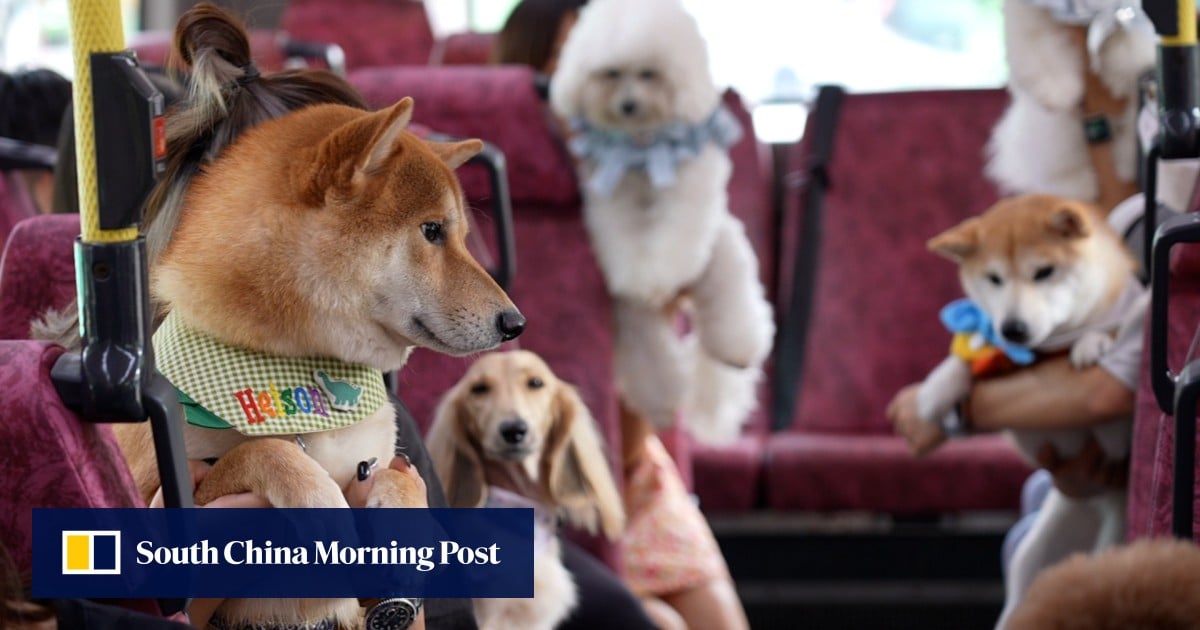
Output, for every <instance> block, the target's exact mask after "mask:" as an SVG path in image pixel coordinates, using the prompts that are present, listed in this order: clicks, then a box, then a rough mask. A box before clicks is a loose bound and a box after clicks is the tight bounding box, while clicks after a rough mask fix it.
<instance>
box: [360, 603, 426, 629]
mask: <svg viewBox="0 0 1200 630" xmlns="http://www.w3.org/2000/svg"><path fill="white" fill-rule="evenodd" d="M424 603H425V600H423V599H420V598H416V597H413V598H409V597H389V598H387V599H384V600H380V602H379V603H378V604H375V605H374V606H372V607H371V608H370V609H368V610H367V615H366V619H365V621H366V624H365V625H366V628H367V630H405V628H410V627H412V625H413V623H415V622H416V621H417V613H419V612H421V606H422V605H424Z"/></svg>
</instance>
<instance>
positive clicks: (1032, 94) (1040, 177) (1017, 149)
mask: <svg viewBox="0 0 1200 630" xmlns="http://www.w3.org/2000/svg"><path fill="white" fill-rule="evenodd" d="M1003 10H1004V40H1005V56H1006V59H1007V60H1008V69H1009V84H1008V91H1009V94H1010V96H1011V103H1010V105H1009V107H1008V109H1007V110H1006V111H1005V113H1004V116H1003V117H1002V118H1001V119H1000V122H999V123H998V124H997V125H996V127H995V129H994V130H993V132H992V139H991V142H990V143H989V144H988V156H989V161H988V164H987V167H986V173H987V175H988V177H990V178H991V179H992V180H993V181H995V182H996V183H997V185H998V186H999V187H1000V189H1001V191H1002V192H1004V193H1006V194H1016V193H1026V192H1037V193H1048V194H1055V195H1061V196H1063V197H1069V198H1072V199H1086V200H1096V199H1097V196H1098V195H1099V192H1100V191H1099V185H1098V183H1097V180H1096V176H1097V175H1096V171H1095V169H1094V168H1093V166H1092V161H1091V158H1090V156H1089V153H1088V144H1087V139H1086V138H1085V136H1084V134H1083V131H1082V130H1083V113H1082V109H1081V104H1082V102H1083V97H1084V89H1085V74H1086V69H1087V68H1088V67H1089V65H1090V66H1091V68H1092V69H1093V70H1094V71H1095V72H1096V74H1097V75H1098V76H1099V78H1100V79H1101V80H1102V81H1103V83H1104V85H1105V86H1106V87H1107V88H1108V90H1109V91H1110V92H1111V94H1112V95H1113V96H1114V97H1115V98H1119V99H1124V100H1125V102H1126V107H1125V109H1124V111H1123V113H1122V114H1121V115H1120V116H1118V117H1116V118H1113V119H1110V121H1109V122H1110V124H1111V127H1112V134H1113V140H1112V145H1111V146H1112V151H1113V159H1114V162H1115V165H1116V169H1117V176H1118V177H1119V178H1120V179H1121V180H1122V181H1124V182H1133V181H1135V180H1136V177H1137V164H1138V161H1139V158H1138V155H1137V124H1136V118H1137V89H1138V79H1139V77H1140V76H1141V75H1142V74H1143V73H1145V72H1147V71H1149V70H1151V69H1152V68H1154V63H1155V44H1156V41H1155V38H1154V37H1153V36H1149V37H1147V36H1145V35H1142V34H1140V33H1136V32H1129V31H1119V32H1117V33H1115V34H1114V35H1112V36H1111V37H1109V38H1108V40H1106V41H1105V42H1104V44H1103V45H1102V46H1101V47H1100V50H1099V51H1098V54H1096V55H1095V56H1090V55H1089V54H1088V53H1087V51H1085V50H1084V49H1083V47H1082V46H1080V45H1079V43H1077V41H1075V40H1074V39H1073V37H1072V34H1071V32H1070V31H1069V29H1068V27H1066V26H1064V25H1062V24H1060V23H1058V22H1056V21H1055V20H1054V18H1053V17H1052V16H1051V14H1050V12H1049V11H1048V10H1046V9H1043V8H1040V7H1036V6H1033V5H1031V4H1030V3H1029V2H1027V0H1005V1H1004V8H1003Z"/></svg>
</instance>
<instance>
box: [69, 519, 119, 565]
mask: <svg viewBox="0 0 1200 630" xmlns="http://www.w3.org/2000/svg"><path fill="white" fill-rule="evenodd" d="M62 572H63V575H116V574H119V573H120V572H121V532H119V531H116V530H107V531H64V532H63V533H62Z"/></svg>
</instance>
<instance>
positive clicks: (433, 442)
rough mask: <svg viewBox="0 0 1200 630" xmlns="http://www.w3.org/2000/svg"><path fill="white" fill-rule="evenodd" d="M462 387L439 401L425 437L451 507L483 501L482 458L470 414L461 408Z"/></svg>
mask: <svg viewBox="0 0 1200 630" xmlns="http://www.w3.org/2000/svg"><path fill="white" fill-rule="evenodd" d="M464 391H465V390H464V388H463V386H462V385H461V384H460V385H456V386H455V387H454V388H453V389H451V390H450V391H449V392H447V393H446V395H445V396H444V397H443V398H442V400H441V402H439V403H438V407H437V412H436V413H435V414H434V420H433V426H432V427H430V428H429V435H428V437H426V439H425V446H426V448H428V449H429V457H430V459H432V460H433V464H434V468H435V469H436V470H437V474H438V479H439V480H441V482H442V488H443V489H444V490H445V492H446V501H447V503H448V504H449V505H450V507H480V506H481V505H483V500H484V492H483V489H484V485H485V481H484V478H483V458H482V457H480V455H479V447H478V444H477V441H476V440H475V439H473V438H472V437H471V434H470V430H469V428H468V426H467V425H468V423H469V422H470V421H471V418H470V415H469V414H468V413H467V412H466V409H464V408H463V404H462V401H463V398H462V397H463V392H464Z"/></svg>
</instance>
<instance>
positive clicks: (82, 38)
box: [69, 0, 138, 243]
mask: <svg viewBox="0 0 1200 630" xmlns="http://www.w3.org/2000/svg"><path fill="white" fill-rule="evenodd" d="M69 6H70V15H71V53H72V55H73V57H74V60H75V82H74V104H75V107H74V109H75V166H76V172H77V173H78V179H79V224H80V232H81V234H82V237H83V242H85V243H119V242H124V241H133V240H136V239H137V237H138V229H137V227H136V226H133V227H127V228H120V229H116V230H104V229H101V228H100V205H99V191H98V185H97V180H96V125H95V118H94V117H93V108H92V105H93V104H92V65H91V59H90V56H91V54H92V53H94V52H119V51H121V50H124V49H125V34H124V32H123V31H122V29H121V3H120V0H70V5H69Z"/></svg>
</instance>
